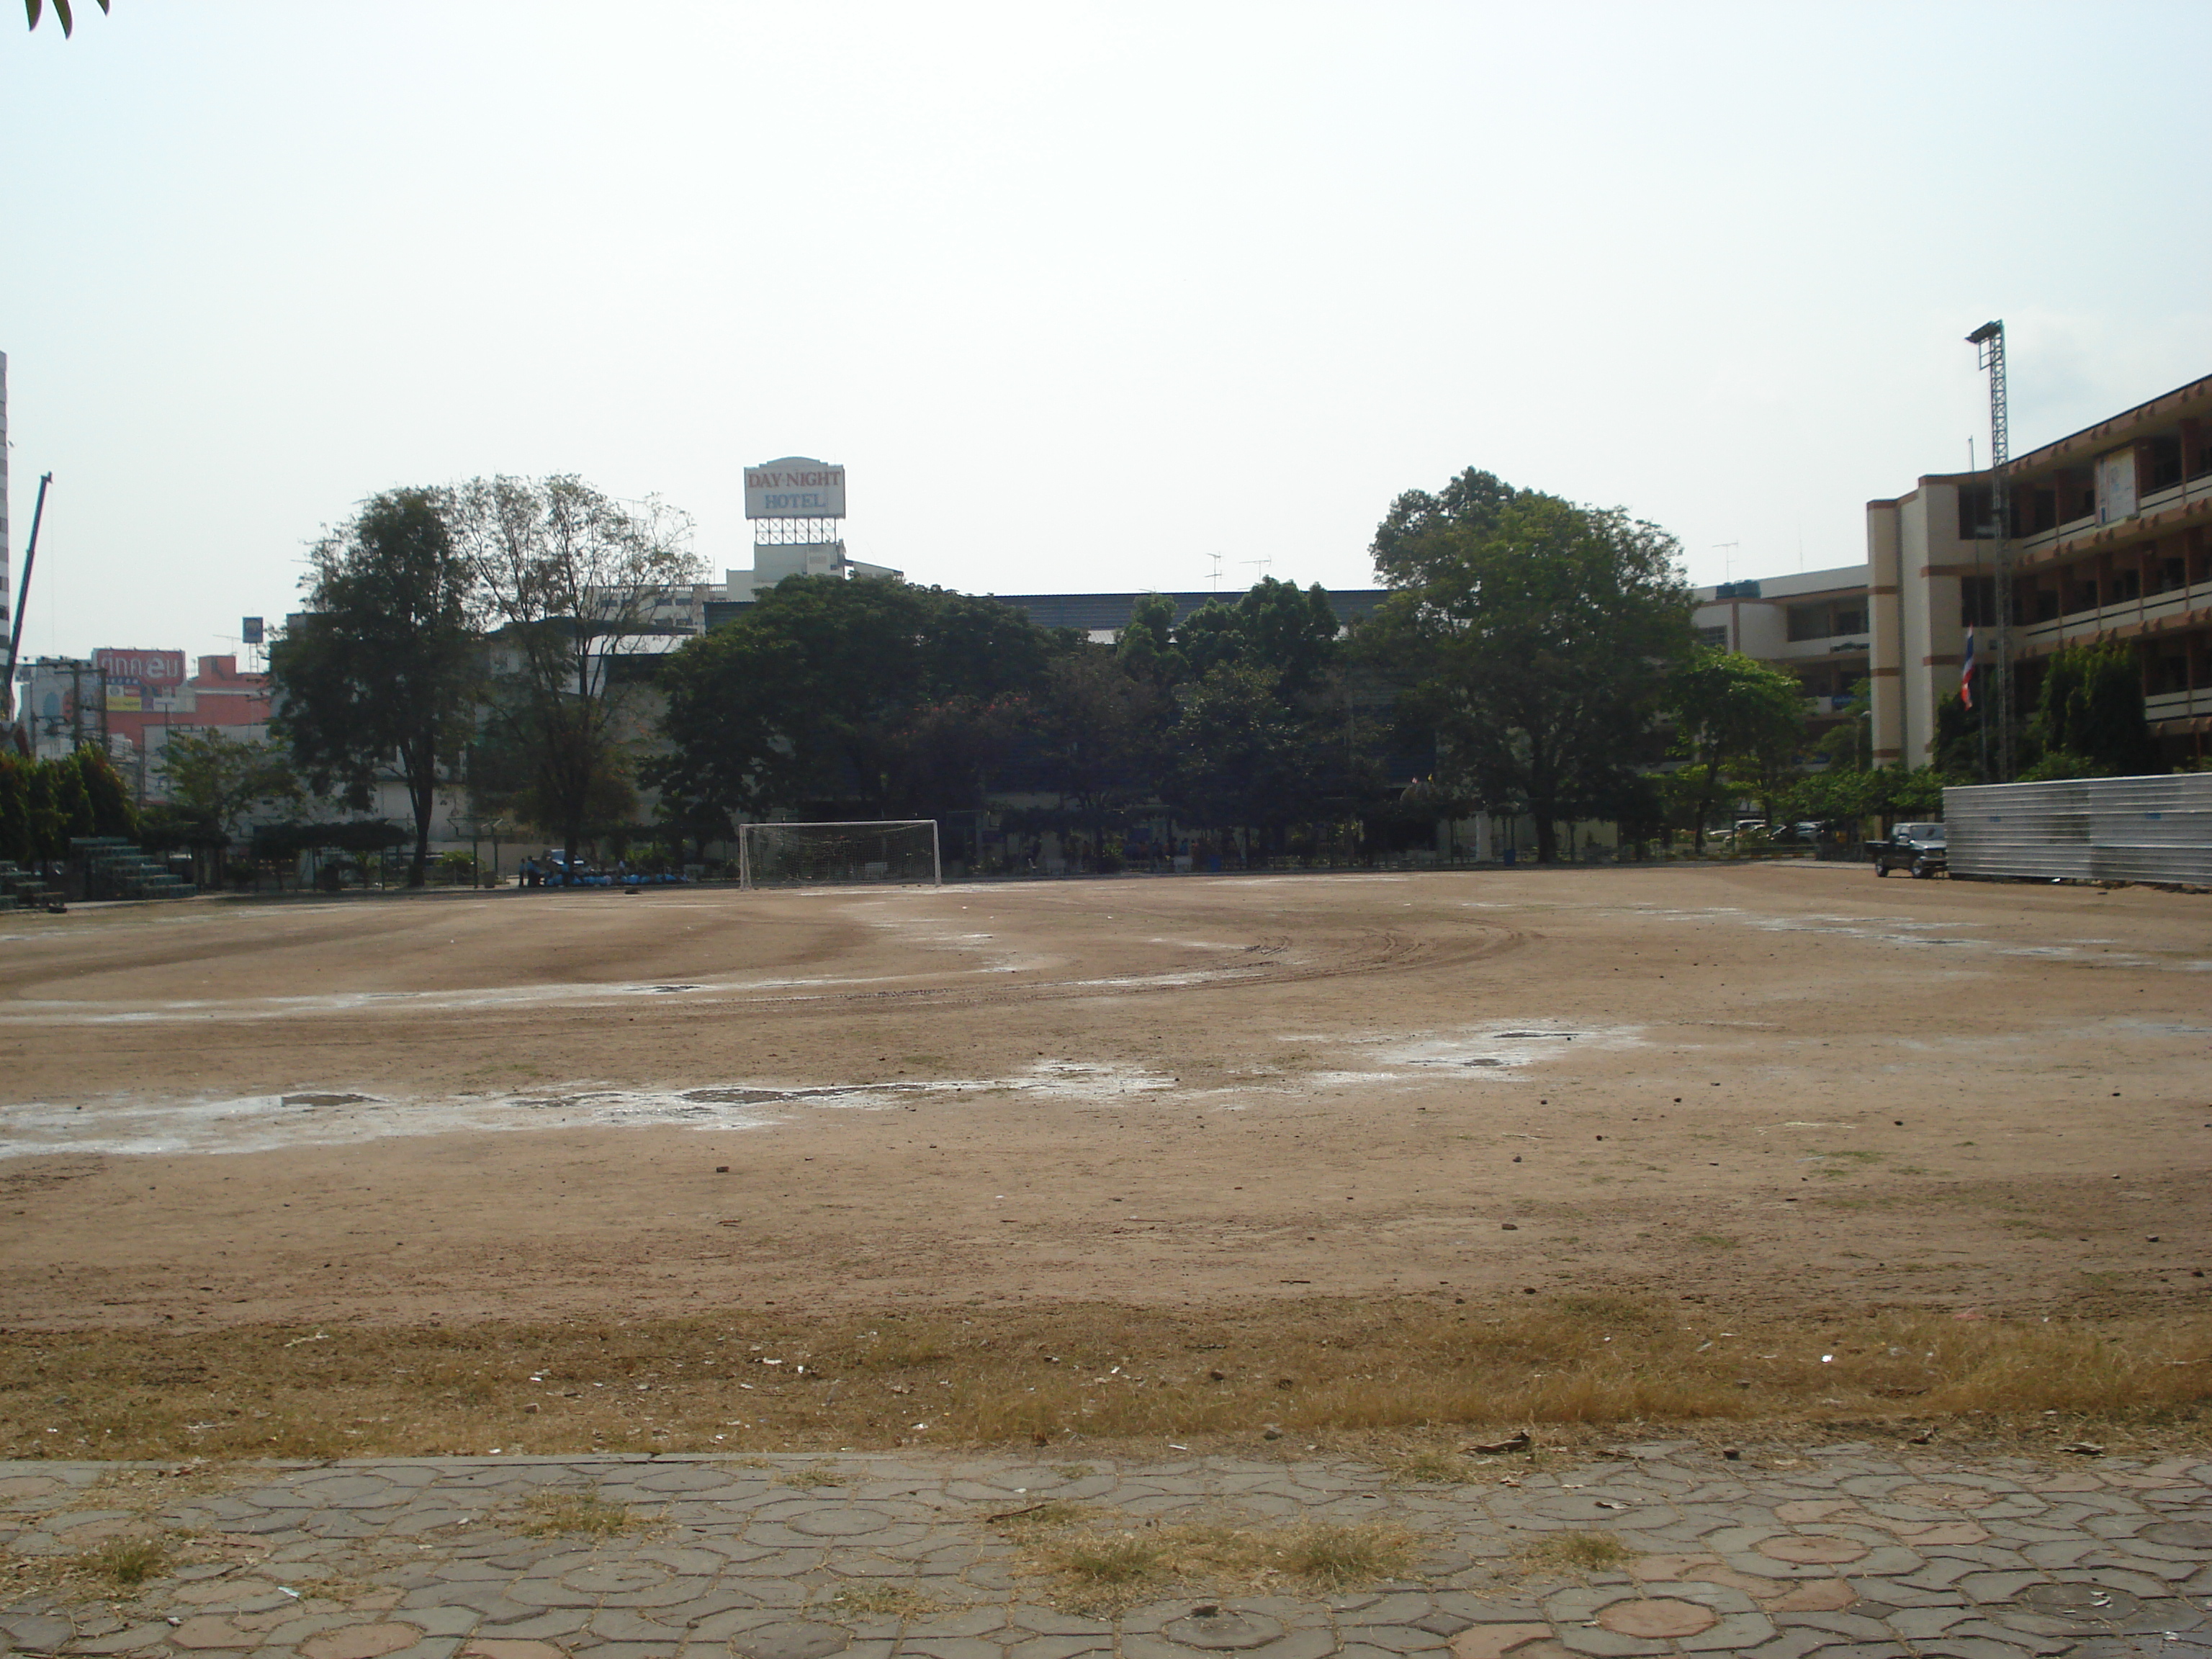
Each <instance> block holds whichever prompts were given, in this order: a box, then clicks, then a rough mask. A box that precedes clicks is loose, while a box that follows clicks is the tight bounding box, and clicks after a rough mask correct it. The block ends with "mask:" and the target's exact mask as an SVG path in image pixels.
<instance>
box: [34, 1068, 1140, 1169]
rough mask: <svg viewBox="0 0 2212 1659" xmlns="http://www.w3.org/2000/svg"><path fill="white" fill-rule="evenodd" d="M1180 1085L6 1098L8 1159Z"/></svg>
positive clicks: (1129, 1071) (780, 1114) (702, 1119)
mask: <svg viewBox="0 0 2212 1659" xmlns="http://www.w3.org/2000/svg"><path fill="white" fill-rule="evenodd" d="M1175 1087H1176V1079H1173V1078H1172V1077H1169V1076H1165V1075H1164V1074H1162V1073H1156V1072H1149V1071H1145V1070H1142V1069H1140V1068H1136V1067H1131V1066H1104V1065H1091V1064H1087V1063H1085V1062H1081V1061H1075V1060H1044V1061H1040V1062H1039V1063H1038V1064H1036V1065H1035V1066H1030V1067H1028V1068H1027V1069H1026V1070H1024V1071H1023V1072H1022V1073H1019V1074H1018V1075H1016V1076H1013V1077H1008V1078H982V1079H972V1078H971V1079H918V1080H915V1081H900V1082H893V1083H867V1084H831V1085H820V1086H814V1087H792V1088H785V1087H779V1086H776V1085H770V1084H724V1085H710V1086H706V1087H700V1088H693V1089H591V1088H575V1089H568V1090H559V1091H550V1090H549V1091H538V1092H532V1093H528V1094H513V1095H476V1096H465V1097H453V1098H448V1099H443V1100H394V1099H384V1098H379V1097H375V1096H373V1095H365V1094H353V1093H347V1092H343V1091H335V1090H333V1091H302V1092H300V1093H295V1094H288V1095H248V1096H242V1097H237V1098H234V1099H228V1100H200V1101H171V1102H147V1101H128V1102H126V1101H103V1102H99V1103H94V1104H91V1105H88V1106H73V1105H72V1106H63V1105H55V1104H52V1103H31V1104H27V1105H21V1106H8V1107H0V1158H20V1157H26V1156H30V1155H33V1154H37V1153H41V1152H95V1153H112V1154H121V1155H128V1154H134V1153H135V1154H154V1155H161V1154H172V1155H173V1154H179V1153H187V1152H275V1151H278V1150H281V1149H283V1148H285V1147H288V1146H344V1145H350V1144H355V1143H359V1142H362V1141H369V1140H381V1139H390V1138H393V1137H398V1136H408V1135H435V1134H454V1133H472V1132H478V1131H500V1130H509V1129H553V1128H592V1127H656V1126H658V1127H682V1128H695V1129H723V1130H738V1129H761V1128H766V1127H770V1126H771V1125H774V1124H776V1123H779V1122H783V1121H788V1120H789V1119H790V1118H791V1117H792V1116H793V1115H795V1114H796V1113H797V1112H799V1111H801V1110H803V1109H806V1108H808V1107H817V1106H818V1107H832V1108H845V1109H859V1110H876V1111H882V1110H888V1109H892V1108H895V1107H897V1106H899V1105H902V1104H904V1103H909V1102H911V1101H913V1100H914V1099H915V1098H916V1097H923V1096H927V1097H933V1098H936V1099H945V1098H951V1099H955V1100H957V1099H958V1098H960V1097H963V1096H968V1095H982V1094H990V1095H995V1096H1001V1097H1004V1096H1014V1097H1033V1098H1036V1099H1037V1100H1039V1101H1041V1102H1060V1103H1081V1104H1090V1105H1098V1104H1110V1103H1115V1102H1120V1101H1130V1102H1134V1101H1136V1100H1139V1099H1142V1098H1144V1097H1152V1096H1157V1095H1158V1094H1160V1093H1162V1092H1164V1091H1170V1090H1172V1089H1174V1088H1175Z"/></svg>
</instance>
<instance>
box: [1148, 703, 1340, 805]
mask: <svg viewBox="0 0 2212 1659" xmlns="http://www.w3.org/2000/svg"><path fill="white" fill-rule="evenodd" d="M1181 702H1182V711H1181V714H1180V715H1179V717H1178V718H1177V720H1176V724H1175V726H1174V728H1173V730H1171V731H1170V732H1169V733H1168V746H1169V752H1170V755H1171V756H1172V757H1173V761H1172V765H1171V767H1170V772H1169V775H1168V777H1167V779H1166V780H1165V786H1164V793H1165V794H1166V796H1167V799H1169V801H1170V803H1171V804H1172V805H1174V806H1175V808H1176V811H1178V812H1179V813H1181V814H1182V816H1183V817H1186V818H1188V819H1189V820H1190V821H1192V822H1193V823H1198V824H1202V825H1204V826H1206V828H1208V829H1237V828H1240V827H1241V828H1246V829H1258V830H1260V831H1261V832H1263V834H1265V835H1266V836H1267V838H1268V839H1269V840H1270V841H1271V842H1273V841H1276V840H1279V838H1280V832H1281V831H1282V830H1283V829H1285V828H1286V827H1287V826H1288V825H1290V824H1291V823H1295V822H1297V821H1299V820H1300V819H1303V818H1307V817H1318V816H1321V813H1320V811H1318V810H1316V809H1317V799H1316V798H1317V797H1318V796H1319V795H1320V794H1321V793H1322V786H1320V784H1319V781H1318V780H1317V779H1316V771H1317V769H1318V768H1319V766H1320V765H1324V764H1325V763H1326V761H1327V759H1328V756H1327V753H1326V750H1323V749H1322V747H1321V746H1320V745H1319V744H1316V741H1315V733H1314V732H1313V730H1312V724H1311V722H1310V720H1308V719H1306V718H1304V714H1303V711H1301V710H1300V709H1298V708H1296V707H1294V706H1292V705H1291V704H1290V703H1288V702H1285V700H1284V698H1283V696H1282V694H1281V691H1280V690H1279V687H1278V685H1277V684H1276V677H1275V676H1274V675H1273V673H1271V672H1270V671H1268V670H1267V668H1266V667H1264V666H1263V665H1260V664H1257V663H1223V664H1220V665H1218V666H1216V667H1214V668H1213V669H1212V670H1210V671H1208V672H1207V673H1206V675H1205V676H1204V678H1200V679H1199V680H1196V681H1194V683H1192V684H1189V685H1188V686H1186V687H1184V688H1183V690H1182V697H1181Z"/></svg>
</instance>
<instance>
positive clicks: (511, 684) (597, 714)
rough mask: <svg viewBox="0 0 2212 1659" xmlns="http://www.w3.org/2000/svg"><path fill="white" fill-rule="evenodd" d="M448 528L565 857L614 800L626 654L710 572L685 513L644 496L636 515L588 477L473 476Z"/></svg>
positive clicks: (498, 709) (498, 712) (497, 703)
mask: <svg viewBox="0 0 2212 1659" xmlns="http://www.w3.org/2000/svg"><path fill="white" fill-rule="evenodd" d="M445 516H446V520H447V525H448V526H449V528H450V530H451V532H452V534H453V545H454V547H455V548H456V550H458V551H459V554H460V556H461V557H462V558H463V559H465V561H466V562H467V564H468V567H469V568H470V570H471V573H472V574H473V576H474V579H475V580H476V582H477V585H478V587H479V590H480V592H481V593H482V596H483V605H484V606H485V610H486V612H487V617H488V620H489V623H492V624H493V625H494V627H495V630H496V636H495V641H494V646H495V661H496V663H497V665H498V666H497V669H496V671H495V675H494V682H493V684H494V690H495V696H494V699H493V702H494V708H495V718H497V719H499V720H502V721H503V722H505V724H506V725H507V727H508V729H509V731H510V732H511V733H512V735H513V737H514V738H515V739H516V740H517V743H518V744H519V746H520V749H521V750H522V751H523V752H524V753H525V754H526V756H527V757H528V759H529V764H530V767H531V769H532V778H533V783H532V793H533V795H534V798H535V799H536V801H537V803H538V807H537V810H538V811H540V812H542V813H544V815H545V816H544V819H543V820H541V821H543V822H544V823H545V824H546V827H547V828H548V829H557V830H558V831H559V832H560V835H561V839H562V848H564V850H565V851H566V852H567V854H568V857H569V858H570V859H571V860H573V859H574V857H575V854H576V848H577V844H578V842H580V840H581V839H582V837H583V834H584V827H585V825H586V823H587V822H588V821H589V820H590V819H591V817H592V814H593V811H594V810H595V808H598V809H603V808H604V807H605V804H606V802H607V799H608V797H609V791H608V789H607V787H606V785H607V782H608V778H607V772H608V769H609V768H610V766H611V764H612V763H614V762H615V761H616V760H617V758H618V757H619V754H620V749H621V740H622V738H624V737H626V736H627V735H628V733H627V732H625V731H624V730H623V717H624V715H625V714H627V713H628V712H629V705H630V702H631V694H632V692H633V691H634V690H636V689H637V688H638V687H639V686H641V684H643V682H644V678H645V677H644V676H643V675H641V674H640V673H637V672H635V671H632V664H631V662H630V660H629V659H631V658H633V657H634V656H635V654H636V653H638V652H639V651H640V650H641V648H643V647H642V642H643V641H645V640H647V638H648V637H650V636H651V634H652V616H653V608H654V605H655V604H656V603H657V602H659V601H664V600H665V599H666V598H667V596H668V594H669V592H670V591H671V589H673V588H675V587H676V586H678V585H679V584H684V583H689V582H691V581H694V580H697V578H698V576H699V574H701V569H702V567H701V565H700V562H699V561H698V559H697V558H696V557H695V556H694V555H693V554H692V552H691V550H690V520H689V519H688V518H686V517H685V516H684V514H682V513H677V512H674V511H672V510H671V509H669V508H667V507H663V506H662V505H661V503H660V502H659V501H657V500H648V501H645V502H643V503H642V504H641V505H639V506H637V507H636V510H635V511H633V510H631V509H630V508H629V507H624V506H623V504H621V503H619V502H617V501H614V500H613V499H612V498H611V497H610V496H607V495H603V494H602V493H600V492H599V490H597V489H592V486H591V485H589V484H587V483H584V482H583V481H582V480H581V479H580V478H577V477H573V476H562V477H550V478H544V479H538V480H533V479H528V478H514V477H491V478H477V479H475V480H473V481H471V482H470V483H465V484H463V485H461V486H460V487H459V489H455V490H454V491H453V492H452V494H451V495H450V496H449V497H447V503H446V507H445Z"/></svg>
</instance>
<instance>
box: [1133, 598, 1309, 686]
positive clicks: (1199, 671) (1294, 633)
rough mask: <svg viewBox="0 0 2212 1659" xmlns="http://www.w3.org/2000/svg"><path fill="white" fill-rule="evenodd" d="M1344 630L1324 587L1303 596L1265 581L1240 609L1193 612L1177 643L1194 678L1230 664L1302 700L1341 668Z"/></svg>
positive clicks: (1211, 607)
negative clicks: (1246, 668)
mask: <svg viewBox="0 0 2212 1659" xmlns="http://www.w3.org/2000/svg"><path fill="white" fill-rule="evenodd" d="M1147 620H1148V621H1149V620H1150V618H1147ZM1132 622H1134V619H1132ZM1342 631H1343V624H1342V623H1340V622H1339V621H1338V620H1337V616H1336V607H1335V606H1334V605H1331V604H1330V603H1329V599H1328V589H1326V588H1324V587H1323V586H1322V585H1321V584H1320V583H1318V582H1316V583H1315V584H1314V585H1313V586H1312V587H1310V588H1309V589H1308V590H1306V591H1305V592H1299V591H1298V588H1297V584H1296V583H1294V582H1279V581H1277V580H1275V579H1274V578H1273V576H1262V577H1261V579H1260V580H1258V581H1257V582H1255V583H1254V584H1253V585H1252V586H1251V588H1250V589H1249V591H1248V592H1246V593H1245V594H1244V595H1243V598H1241V599H1238V600H1237V603H1236V604H1235V605H1224V604H1222V603H1221V602H1220V601H1219V600H1218V599H1214V600H1211V601H1209V602H1208V603H1206V604H1205V605H1200V607H1199V608H1198V609H1197V610H1195V611H1192V612H1191V613H1190V615H1189V616H1188V617H1184V618H1183V620H1182V625H1181V626H1180V627H1179V628H1177V629H1176V633H1175V641H1176V653H1178V654H1179V655H1180V657H1181V659H1182V661H1183V663H1184V664H1185V665H1187V666H1188V671H1189V673H1190V674H1191V676H1192V677H1193V678H1202V677H1204V676H1205V675H1206V674H1207V673H1208V672H1210V671H1212V670H1213V669H1215V668H1218V667H1222V666H1224V665H1227V666H1231V667H1235V666H1252V667H1256V668H1260V669H1261V670H1263V671H1266V672H1267V673H1268V674H1269V675H1271V676H1272V677H1273V679H1274V681H1275V684H1276V686H1277V689H1278V690H1280V691H1281V692H1282V693H1283V695H1285V696H1303V695H1304V694H1305V693H1307V692H1309V691H1311V690H1314V689H1315V688H1316V686H1318V685H1319V684H1320V683H1321V681H1322V678H1323V677H1324V676H1325V675H1326V674H1327V672H1328V670H1329V669H1330V668H1332V667H1333V666H1334V665H1335V663H1336V660H1337V657H1338V655H1339V652H1338V646H1337V635H1339V634H1340V632H1342ZM1143 654H1146V655H1151V654H1153V653H1151V652H1150V651H1146V652H1145V653H1143Z"/></svg>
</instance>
